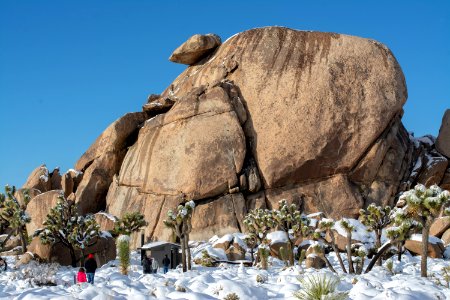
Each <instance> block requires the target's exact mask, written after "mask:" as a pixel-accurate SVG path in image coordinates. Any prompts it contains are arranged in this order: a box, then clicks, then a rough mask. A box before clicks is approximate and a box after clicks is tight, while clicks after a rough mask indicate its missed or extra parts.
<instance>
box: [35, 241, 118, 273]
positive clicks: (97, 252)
mask: <svg viewBox="0 0 450 300" xmlns="http://www.w3.org/2000/svg"><path fill="white" fill-rule="evenodd" d="M92 243H93V245H92V246H90V247H87V248H86V249H85V255H87V254H88V253H91V254H94V257H95V259H96V261H97V265H98V266H99V267H100V266H102V265H104V264H106V263H107V262H108V261H111V260H114V259H115V258H116V247H115V241H114V239H113V238H112V237H106V236H105V237H100V238H96V239H95V240H93V241H92ZM28 251H29V252H30V253H32V254H33V256H37V257H39V258H40V259H41V260H44V261H47V262H57V263H59V264H61V265H64V266H68V265H71V263H72V261H71V258H70V252H69V249H68V248H66V247H64V246H63V245H62V244H61V243H57V244H54V245H44V244H42V242H41V241H40V239H39V238H38V237H35V238H33V240H32V242H31V243H30V245H29V246H28ZM75 256H76V258H77V260H80V258H81V251H79V250H76V251H75Z"/></svg>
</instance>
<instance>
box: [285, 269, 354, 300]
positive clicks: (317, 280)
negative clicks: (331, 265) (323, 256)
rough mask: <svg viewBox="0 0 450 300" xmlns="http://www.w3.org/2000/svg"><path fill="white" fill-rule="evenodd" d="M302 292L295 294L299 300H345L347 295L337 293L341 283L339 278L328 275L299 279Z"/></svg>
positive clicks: (315, 275)
mask: <svg viewBox="0 0 450 300" xmlns="http://www.w3.org/2000/svg"><path fill="white" fill-rule="evenodd" d="M299 281H300V283H301V284H302V290H300V291H298V292H296V293H294V296H295V297H296V298H297V299H302V300H323V299H329V300H344V299H347V293H345V292H339V291H336V288H337V286H338V285H339V283H340V280H339V278H338V277H336V276H333V275H328V274H314V275H310V276H307V277H305V278H299Z"/></svg>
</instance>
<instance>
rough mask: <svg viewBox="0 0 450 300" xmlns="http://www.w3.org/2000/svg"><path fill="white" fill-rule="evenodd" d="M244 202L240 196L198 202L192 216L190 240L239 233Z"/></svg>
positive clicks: (233, 195) (227, 196)
mask: <svg viewBox="0 0 450 300" xmlns="http://www.w3.org/2000/svg"><path fill="white" fill-rule="evenodd" d="M244 208H245V200H244V197H243V196H242V195H241V194H232V195H226V196H223V197H220V198H218V199H211V200H207V201H206V202H200V203H199V204H198V205H197V206H196V207H195V209H194V214H193V216H192V233H191V234H190V238H191V239H192V240H194V241H195V240H204V239H205V238H208V237H211V236H213V235H218V236H223V235H225V234H227V233H234V232H239V231H241V228H242V227H241V224H242V221H243V210H244Z"/></svg>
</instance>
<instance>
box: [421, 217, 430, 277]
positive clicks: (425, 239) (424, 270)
mask: <svg viewBox="0 0 450 300" xmlns="http://www.w3.org/2000/svg"><path fill="white" fill-rule="evenodd" d="M429 235H430V227H429V226H427V224H425V225H424V226H423V229H422V258H421V262H420V276H422V277H427V257H428V236H429Z"/></svg>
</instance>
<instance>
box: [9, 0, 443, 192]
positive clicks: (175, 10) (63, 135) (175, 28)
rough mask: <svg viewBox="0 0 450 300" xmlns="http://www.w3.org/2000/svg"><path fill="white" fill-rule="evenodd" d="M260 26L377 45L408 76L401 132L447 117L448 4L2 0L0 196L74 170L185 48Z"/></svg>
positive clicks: (172, 68) (173, 71)
mask: <svg viewBox="0 0 450 300" xmlns="http://www.w3.org/2000/svg"><path fill="white" fill-rule="evenodd" d="M269 25H280V26H286V27H290V28H294V29H300V30H318V31H328V32H338V33H344V34H350V35H357V36H361V37H366V38H372V39H376V40H378V41H380V42H382V43H384V44H386V45H387V46H388V47H389V48H390V49H391V50H392V51H393V53H394V55H395V56H396V57H397V60H398V61H399V63H400V65H401V67H402V69H403V72H404V73H405V76H406V82H407V86H408V93H409V98H408V101H407V103H406V105H405V107H404V109H405V114H404V117H403V122H404V124H405V126H406V128H407V129H408V130H410V131H413V132H415V135H416V136H420V135H424V134H427V133H431V134H433V135H437V134H438V131H439V126H440V122H441V119H442V116H443V113H444V111H445V109H446V108H450V90H449V87H450V1H261V0H260V1H233V0H232V1H220V2H214V1H189V2H188V1H164V2H163V1H159V2H156V1H133V0H128V1H125V0H123V1H115V0H108V1H96V0H91V1H64V0H58V1H46V0H42V1H12V0H11V1H3V0H0V107H1V110H0V111H1V114H0V116H1V117H0V132H1V134H2V136H1V142H0V186H3V185H5V184H6V183H9V184H11V185H16V186H21V185H22V184H23V183H24V182H25V180H26V178H27V177H28V175H29V173H30V172H31V171H32V170H33V169H34V168H36V167H37V166H39V165H40V164H42V163H46V164H47V166H48V167H49V168H50V169H53V168H54V167H56V166H60V167H61V169H62V171H65V170H67V169H68V168H71V167H73V165H74V163H75V162H76V161H77V159H78V158H79V157H80V156H81V155H82V154H83V152H84V151H85V150H86V149H87V148H88V147H89V146H90V145H91V144H92V142H93V141H94V140H95V138H96V137H97V136H98V135H99V134H100V133H101V132H102V131H103V130H104V129H105V128H106V127H107V126H108V125H109V124H110V123H111V122H113V121H114V120H115V119H117V118H118V117H120V116H121V115H123V114H125V113H126V112H131V111H139V110H140V109H141V106H142V104H144V103H145V102H146V98H147V95H149V94H151V93H160V92H161V91H162V90H164V88H165V87H167V86H168V85H169V84H170V83H171V82H172V81H173V79H175V77H176V76H177V75H178V74H179V73H180V72H181V71H182V70H183V69H184V68H185V66H183V65H178V64H174V63H170V62H169V61H168V60H167V58H168V57H169V55H170V54H171V53H172V51H173V50H174V49H175V48H176V47H177V46H178V45H180V44H181V43H182V42H184V41H185V40H186V39H187V38H188V37H189V36H191V35H193V34H196V33H210V32H212V33H216V34H219V35H220V36H221V37H222V39H223V40H225V39H226V38H228V37H229V36H231V35H233V34H235V33H237V32H241V31H244V30H247V29H250V28H254V27H262V26H269ZM0 190H1V188H0Z"/></svg>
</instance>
